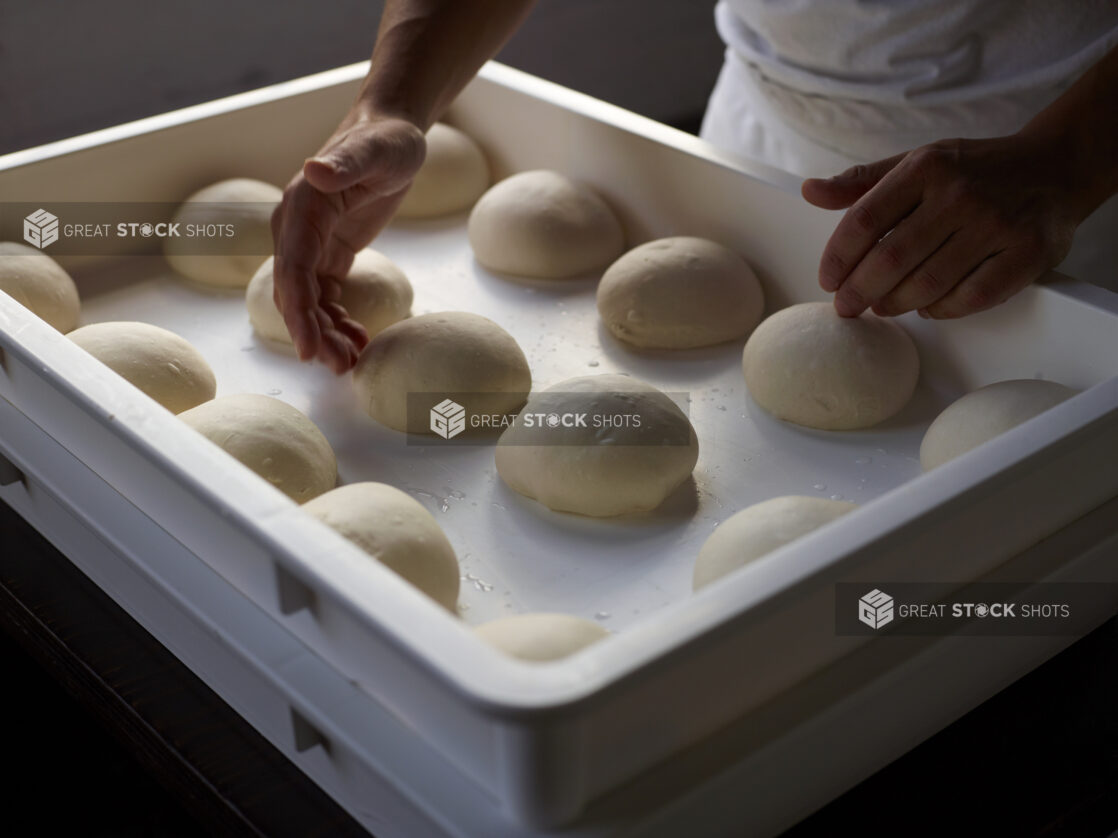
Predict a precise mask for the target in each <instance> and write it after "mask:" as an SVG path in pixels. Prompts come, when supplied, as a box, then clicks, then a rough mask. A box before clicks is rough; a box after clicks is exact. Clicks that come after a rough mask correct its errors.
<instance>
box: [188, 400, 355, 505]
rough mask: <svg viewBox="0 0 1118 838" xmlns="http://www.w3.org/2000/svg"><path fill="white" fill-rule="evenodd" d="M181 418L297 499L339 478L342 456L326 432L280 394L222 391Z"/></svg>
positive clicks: (316, 492) (313, 494)
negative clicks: (278, 396)
mask: <svg viewBox="0 0 1118 838" xmlns="http://www.w3.org/2000/svg"><path fill="white" fill-rule="evenodd" d="M179 418H180V419H182V420H183V421H184V422H186V424H188V425H190V427H192V428H194V430H196V431H198V433H200V434H202V436H204V437H206V438H207V439H209V440H210V441H211V442H213V443H215V444H217V445H219V446H220V447H221V448H224V449H225V450H226V452H228V453H229V454H230V455H232V456H233V457H235V458H236V459H238V460H240V461H241V462H242V463H244V464H245V465H246V466H248V467H249V468H250V469H252V470H253V471H255V472H256V473H257V474H259V475H260V476H261V477H263V478H264V479H265V480H267V481H268V482H269V483H271V484H272V485H273V486H275V487H276V488H277V489H279V490H280V491H281V492H283V493H284V494H285V495H287V496H288V497H289V498H291V499H292V500H294V501H296V502H297V503H303V502H304V501H308V500H310V499H311V498H313V497H317V496H318V495H321V494H322V493H323V492H325V491H328V490H330V489H332V488H334V483H336V482H337V479H338V461H337V460H336V459H335V458H334V450H333V449H332V448H331V447H330V443H329V442H327V441H326V437H324V436H323V435H322V431H320V430H319V429H318V428H317V427H316V426H315V424H314V422H312V421H311V420H310V419H308V418H307V417H306V416H304V415H303V414H302V413H300V412H299V411H298V410H296V409H295V408H293V407H292V406H291V405H289V404H287V403H286V402H281V401H280V400H279V399H273V398H270V397H269V396H257V395H255V394H251V393H241V394H238V395H235V396H222V397H221V398H219V399H214V400H213V401H208V402H206V403H205V404H200V405H198V407H195V408H191V409H190V410H188V411H186V412H185V413H180V414H179Z"/></svg>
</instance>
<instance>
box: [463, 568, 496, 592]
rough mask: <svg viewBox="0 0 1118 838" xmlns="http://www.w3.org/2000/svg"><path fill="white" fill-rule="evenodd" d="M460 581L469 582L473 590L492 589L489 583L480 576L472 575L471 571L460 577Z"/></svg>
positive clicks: (484, 590)
mask: <svg viewBox="0 0 1118 838" xmlns="http://www.w3.org/2000/svg"><path fill="white" fill-rule="evenodd" d="M462 581H463V582H469V583H470V584H471V585H473V586H474V589H475V590H478V591H481V592H482V593H488V592H489V591H491V590H493V586H492V585H490V584H489V583H488V582H486V581H485V580H484V579H482V578H481V577H480V576H474V574H472V573H466V574H465V575H464V576H463V577H462Z"/></svg>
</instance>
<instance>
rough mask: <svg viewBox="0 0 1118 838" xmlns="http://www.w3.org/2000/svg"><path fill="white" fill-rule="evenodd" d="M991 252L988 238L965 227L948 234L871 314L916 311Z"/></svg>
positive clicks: (944, 292)
mask: <svg viewBox="0 0 1118 838" xmlns="http://www.w3.org/2000/svg"><path fill="white" fill-rule="evenodd" d="M994 252H995V249H994V247H993V246H992V245H991V243H990V241H989V239H988V238H984V237H982V236H981V235H979V234H977V233H975V232H974V231H973V230H972V229H970V228H966V229H962V230H957V231H955V232H954V233H952V234H951V235H950V236H949V237H948V238H947V240H946V241H945V242H944V243H943V244H942V245H940V247H939V248H938V249H937V250H936V251H935V252H934V253H932V254H931V255H930V256H929V257H928V258H927V259H925V260H924V261H923V262H921V263H920V264H919V265H917V266H916V268H914V269H913V270H912V271H911V272H910V273H909V274H908V276H906V277H905V278H904V279H903V280H902V281H901V282H900V284H899V285H897V287H896V288H894V289H893V290H892V291H890V292H889V293H888V294H886V295H885V296H884V297H882V298H881V299H880V300H879V301H878V302H877V304H876V305H875V306H874V307H873V310H874V313H875V314H879V315H881V316H883V317H893V316H896V315H898V314H904V313H905V312H906V311H919V310H920V309H922V308H925V307H926V306H929V305H931V304H932V303H934V302H935V301H936V300H938V299H940V298H941V297H943V296H944V295H945V294H947V293H948V292H949V291H951V289H952V288H954V287H955V286H956V285H958V284H959V283H960V282H962V280H963V278H964V277H966V276H968V275H969V274H970V273H972V272H973V271H974V270H975V268H977V267H978V266H979V265H980V264H981V263H982V262H983V261H984V260H985V259H986V258H988V257H990V256H992V255H993V254H994Z"/></svg>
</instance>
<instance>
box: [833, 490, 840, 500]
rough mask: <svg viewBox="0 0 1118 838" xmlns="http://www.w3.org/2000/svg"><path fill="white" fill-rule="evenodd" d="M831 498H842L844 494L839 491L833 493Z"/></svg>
mask: <svg viewBox="0 0 1118 838" xmlns="http://www.w3.org/2000/svg"><path fill="white" fill-rule="evenodd" d="M831 500H842V495H840V494H839V493H838V492H835V493H834V494H833V495H831Z"/></svg>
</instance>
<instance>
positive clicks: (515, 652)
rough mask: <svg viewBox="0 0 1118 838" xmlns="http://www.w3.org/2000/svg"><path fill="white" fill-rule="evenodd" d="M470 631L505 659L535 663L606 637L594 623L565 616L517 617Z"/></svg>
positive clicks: (532, 615)
mask: <svg viewBox="0 0 1118 838" xmlns="http://www.w3.org/2000/svg"><path fill="white" fill-rule="evenodd" d="M474 631H475V632H477V635H478V637H480V638H481V639H482V640H484V641H486V642H487V643H489V644H491V645H493V646H496V647H497V648H498V649H500V650H501V651H502V652H504V653H505V654H506V655H511V656H512V657H514V658H520V659H521V660H526V661H537V662H538V661H553V660H558V659H559V658H565V657H567V656H568V655H573V654H574V653H575V652H577V651H579V650H580V649H584V648H586V647H587V646H589V645H590V644H591V643H597V642H598V641H599V640H601V639H602V638H604V637H608V636H609V632H608V631H606V630H605V629H604V628H602V627H601V626H600V625H598V624H597V623H594V622H591V621H590V620H584V619H583V618H582V617H572V616H571V615H569V614H517V615H516V616H513V617H502V618H500V619H499V620H491V621H490V622H488V623H483V624H482V625H480V626H478V627H477V628H476V629H474Z"/></svg>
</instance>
